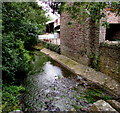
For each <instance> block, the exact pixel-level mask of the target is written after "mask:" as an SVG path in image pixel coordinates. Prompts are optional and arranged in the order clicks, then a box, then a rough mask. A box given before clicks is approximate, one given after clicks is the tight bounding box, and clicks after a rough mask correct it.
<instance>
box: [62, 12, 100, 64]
mask: <svg viewBox="0 0 120 113" xmlns="http://www.w3.org/2000/svg"><path fill="white" fill-rule="evenodd" d="M69 23H71V24H69ZM60 25H61V26H60V29H61V33H60V35H61V42H60V43H61V53H62V54H63V55H66V56H68V57H70V58H72V59H74V60H76V61H78V62H79V63H82V64H84V65H90V64H91V58H90V57H91V55H92V53H96V52H97V51H98V44H99V39H98V28H97V27H96V26H95V25H94V23H93V22H92V21H91V20H90V19H89V18H86V19H85V20H84V21H83V22H82V23H81V24H79V23H78V21H77V20H72V19H71V17H70V16H69V15H68V14H66V13H62V15H61V24H60Z"/></svg>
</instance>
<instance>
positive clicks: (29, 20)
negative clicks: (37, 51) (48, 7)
mask: <svg viewBox="0 0 120 113" xmlns="http://www.w3.org/2000/svg"><path fill="white" fill-rule="evenodd" d="M2 19H3V21H2V33H3V35H2V41H3V43H2V64H3V66H2V71H3V82H4V83H8V82H9V83H15V84H16V83H20V81H21V80H23V78H25V75H26V74H27V72H28V71H29V62H30V61H31V58H32V56H31V55H30V52H29V51H30V50H31V48H32V47H33V46H34V45H35V44H37V36H38V34H41V33H42V32H43V31H44V29H45V22H46V21H47V18H46V17H45V12H44V11H43V10H42V8H41V7H39V6H38V5H37V3H35V2H29V3H26V2H18V3H15V2H4V3H3V4H2Z"/></svg>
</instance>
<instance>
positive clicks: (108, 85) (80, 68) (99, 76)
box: [41, 48, 120, 97]
mask: <svg viewBox="0 0 120 113" xmlns="http://www.w3.org/2000/svg"><path fill="white" fill-rule="evenodd" d="M41 52H43V53H44V54H46V55H47V56H49V57H51V58H52V59H54V60H55V61H57V62H58V63H60V64H61V65H63V66H64V67H66V68H67V69H69V70H71V71H72V72H73V73H75V74H76V75H78V76H82V77H83V78H85V79H87V80H88V81H91V82H93V83H95V84H98V85H99V86H101V87H103V88H105V89H107V90H109V91H110V92H112V93H113V94H115V95H117V96H118V97H119V96H120V84H119V83H118V82H117V81H116V80H114V79H112V78H111V77H110V76H107V75H105V74H103V73H101V72H96V71H95V70H94V69H92V68H90V67H88V66H85V65H82V64H80V63H78V62H76V61H74V60H72V59H70V58H68V57H66V56H64V55H59V54H57V53H55V52H52V51H50V50H48V49H45V48H44V49H42V50H41Z"/></svg>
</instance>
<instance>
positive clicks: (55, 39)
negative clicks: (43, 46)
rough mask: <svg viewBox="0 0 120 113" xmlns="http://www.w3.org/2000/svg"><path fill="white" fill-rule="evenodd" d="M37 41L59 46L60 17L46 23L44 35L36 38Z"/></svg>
mask: <svg viewBox="0 0 120 113" xmlns="http://www.w3.org/2000/svg"><path fill="white" fill-rule="evenodd" d="M38 39H39V40H43V41H46V42H49V43H54V44H57V45H60V17H58V18H57V19H55V20H52V21H48V22H47V23H46V33H45V34H44V35H39V36H38Z"/></svg>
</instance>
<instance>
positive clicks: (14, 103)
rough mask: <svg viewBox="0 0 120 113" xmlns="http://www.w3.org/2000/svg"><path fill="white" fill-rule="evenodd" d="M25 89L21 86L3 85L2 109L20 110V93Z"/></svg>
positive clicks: (6, 111)
mask: <svg viewBox="0 0 120 113" xmlns="http://www.w3.org/2000/svg"><path fill="white" fill-rule="evenodd" d="M23 91H25V88H24V87H22V86H8V85H3V91H2V111H3V112H4V113H8V112H10V111H13V110H18V109H19V110H21V105H20V101H19V98H20V95H21V92H23Z"/></svg>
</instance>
